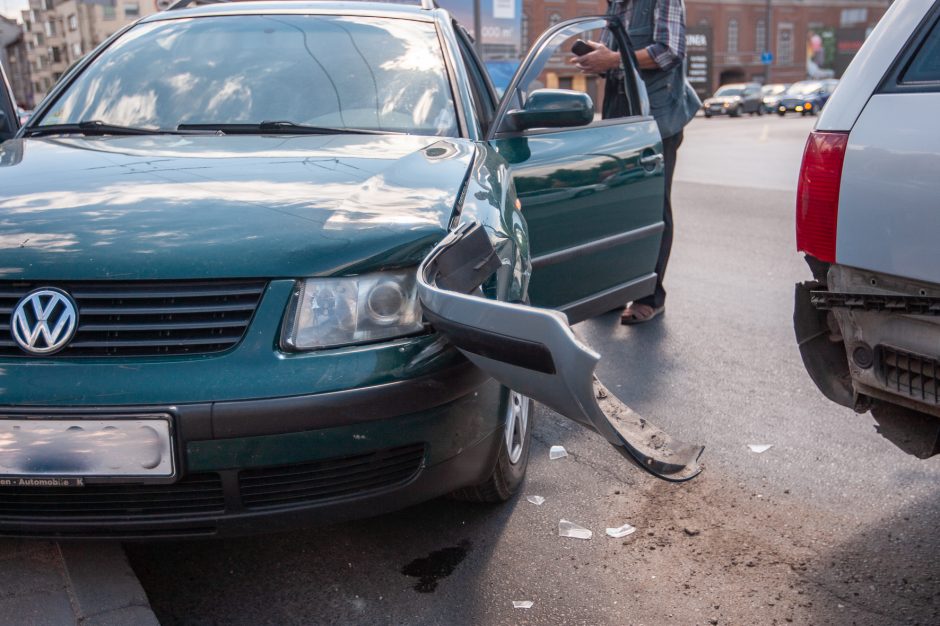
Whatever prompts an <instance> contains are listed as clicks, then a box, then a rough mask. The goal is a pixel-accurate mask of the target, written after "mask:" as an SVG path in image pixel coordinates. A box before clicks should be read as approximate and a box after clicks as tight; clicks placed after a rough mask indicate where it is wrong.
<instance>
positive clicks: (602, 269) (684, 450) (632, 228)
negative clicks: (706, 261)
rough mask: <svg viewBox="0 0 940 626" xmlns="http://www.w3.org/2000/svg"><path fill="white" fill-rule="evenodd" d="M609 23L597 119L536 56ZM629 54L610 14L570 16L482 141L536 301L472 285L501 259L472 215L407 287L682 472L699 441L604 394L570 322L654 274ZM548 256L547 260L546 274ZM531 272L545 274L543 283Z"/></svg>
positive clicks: (658, 168)
mask: <svg viewBox="0 0 940 626" xmlns="http://www.w3.org/2000/svg"><path fill="white" fill-rule="evenodd" d="M608 24H609V27H610V32H612V33H613V34H614V36H615V37H616V38H617V41H618V44H619V49H620V50H621V51H622V54H621V56H622V60H623V63H624V67H625V68H626V70H625V71H624V74H625V80H624V81H623V85H624V89H623V98H621V100H625V101H626V102H625V103H622V104H623V106H621V107H619V111H620V112H619V114H618V115H617V116H614V119H609V118H610V117H611V116H610V115H605V117H608V119H605V120H600V119H599V116H597V115H595V110H594V109H595V107H594V103H593V99H595V98H596V97H597V96H596V91H597V90H596V89H595V90H594V91H595V96H594V98H592V97H591V95H590V93H587V92H589V91H591V90H590V89H585V90H583V92H582V93H577V92H575V91H572V90H559V89H542V88H541V85H540V83H543V82H546V81H547V82H549V83H551V82H554V81H552V80H549V79H550V75H548V74H546V71H545V68H546V67H550V66H552V64H554V66H555V67H558V65H557V64H558V63H565V62H567V57H569V56H570V52H569V51H570V46H571V44H572V42H573V40H576V39H579V38H584V39H586V40H587V39H594V40H596V39H597V38H599V33H600V31H602V30H603V29H605V28H607V27H608ZM592 34H593V36H591V35H592ZM634 67H635V64H634V57H633V54H632V52H631V51H630V49H629V44H628V42H627V37H626V34H625V33H624V31H623V29H622V26H621V24H620V22H619V20H616V19H610V20H609V22H608V20H607V19H605V18H580V19H577V20H571V21H570V22H565V23H562V24H559V25H557V26H555V27H554V28H552V29H550V30H549V31H548V32H547V33H546V34H545V35H543V36H542V38H541V39H540V40H539V42H538V43H537V44H536V45H535V47H534V48H533V50H532V52H530V53H529V56H528V57H527V58H526V60H525V61H524V62H523V63H522V65H521V66H520V68H519V70H518V72H517V73H516V76H515V77H514V78H513V81H512V83H511V84H510V87H509V89H507V91H506V94H505V96H504V98H503V102H502V103H501V104H500V107H499V111H498V113H497V116H496V118H495V119H494V122H493V125H492V127H491V131H490V139H489V141H491V142H492V143H493V145H495V147H496V149H497V151H498V152H499V154H500V155H502V156H503V158H504V159H506V161H507V162H508V163H509V167H510V171H511V172H512V177H513V182H514V184H515V186H516V190H517V193H518V195H519V198H520V200H521V205H522V209H521V210H522V215H523V216H524V217H525V219H526V223H527V225H528V227H529V240H530V242H531V244H530V245H531V249H532V256H533V257H534V258H533V262H532V267H533V274H532V276H533V279H532V283H531V284H530V289H529V301H531V302H532V303H533V304H535V305H537V306H528V305H525V304H516V303H510V302H503V301H498V300H491V299H488V298H486V297H485V296H484V295H483V290H482V289H481V288H480V286H481V285H482V284H483V283H484V282H486V281H487V280H488V279H489V278H490V276H492V275H493V273H494V272H495V271H496V270H497V269H499V268H500V266H501V261H500V260H499V258H498V257H497V255H496V253H495V249H494V247H493V243H492V241H491V240H490V238H489V236H488V235H487V234H486V230H485V228H484V226H482V225H480V224H477V223H471V222H465V223H463V224H462V225H460V226H458V227H456V228H455V229H454V230H453V231H452V232H451V233H449V234H448V235H447V236H446V237H445V238H444V239H443V240H442V241H441V242H440V243H439V244H438V245H437V246H436V247H435V248H434V250H432V251H431V253H430V254H429V255H428V256H427V257H426V258H425V260H424V262H423V263H422V264H421V266H420V267H419V269H418V294H419V297H420V298H421V302H422V306H423V308H424V314H425V317H426V318H427V319H428V321H430V322H431V324H433V326H434V327H435V329H436V330H437V331H438V332H440V333H441V334H442V335H444V336H445V337H447V339H449V340H450V342H451V343H453V344H454V345H455V346H456V347H457V348H458V349H459V350H460V351H461V352H462V353H463V354H464V355H465V356H466V357H467V358H469V359H470V360H471V361H472V362H473V363H475V364H476V365H477V366H478V367H479V368H480V369H482V370H483V371H485V372H486V373H487V374H489V375H490V376H492V377H493V378H495V379H496V380H498V381H499V382H500V383H502V384H503V385H505V386H506V387H509V388H510V389H513V390H515V391H517V392H519V393H522V394H524V395H526V396H529V397H530V398H532V399H534V400H537V401H538V402H541V403H542V404H545V405H546V406H548V407H549V408H551V409H554V410H555V411H557V412H558V413H560V414H562V415H564V416H565V417H567V418H569V419H572V420H574V421H575V422H577V423H579V424H581V425H583V426H585V427H587V428H590V429H592V430H594V431H596V432H598V433H599V434H600V435H601V436H603V437H604V438H605V439H607V441H609V442H610V443H611V444H612V445H613V446H615V447H616V448H617V450H619V451H620V452H621V453H622V454H623V455H624V456H625V457H626V458H628V459H630V460H632V461H634V462H636V463H637V464H638V465H639V466H640V467H642V468H643V469H645V470H647V471H649V472H651V473H652V474H654V475H656V476H658V477H660V478H663V479H665V480H670V481H683V480H688V479H690V478H692V477H694V476H696V475H698V473H699V472H700V471H701V467H700V466H699V464H698V459H699V456H700V455H701V453H702V451H703V448H702V446H697V445H688V444H685V443H682V442H681V441H677V440H674V439H672V438H671V437H670V436H669V435H668V434H666V433H665V432H663V431H662V430H660V429H658V428H656V427H655V426H653V425H652V424H650V423H649V422H648V421H647V420H645V419H643V418H642V417H640V416H639V415H637V414H636V413H634V412H633V411H632V410H631V409H630V408H629V407H628V406H626V405H625V404H623V403H622V402H620V401H619V400H618V399H617V398H615V397H614V396H613V395H612V394H611V393H610V392H609V391H608V390H607V389H606V388H605V387H604V386H603V385H602V384H601V383H600V382H599V381H598V380H597V379H596V378H595V376H594V369H595V367H596V366H597V363H598V361H599V360H600V356H599V355H598V354H597V353H596V352H594V351H593V350H591V349H590V348H589V347H587V346H585V345H583V344H582V343H581V342H580V341H578V339H577V338H576V337H575V335H574V333H572V332H571V328H570V327H569V321H570V320H574V321H577V320H579V319H584V318H585V317H588V316H589V315H590V314H596V313H598V312H601V311H603V310H609V309H610V308H612V306H613V304H616V303H618V302H619V303H623V302H625V301H626V300H630V299H633V298H635V297H640V296H643V295H647V294H648V293H651V288H650V287H651V284H652V283H655V277H656V276H655V274H654V273H653V271H654V269H653V268H654V265H655V260H656V254H657V252H658V249H659V241H660V234H661V231H662V192H663V180H662V150H661V142H660V138H659V132H658V130H657V129H656V124H655V121H653V120H652V118H650V117H649V116H648V115H645V111H643V110H642V109H643V106H642V104H643V103H642V101H641V96H640V93H641V85H640V84H639V78H638V75H637V74H636V71H635V70H634V69H633V68H634ZM642 93H645V90H642ZM608 112H609V111H608ZM540 239H542V240H543V243H542V244H540V243H539V240H540ZM545 239H549V240H550V241H549V242H548V243H547V244H546V243H545V241H544V240H545ZM540 250H541V251H540ZM548 268H553V269H554V270H555V272H554V273H552V272H548V273H547V274H546V273H545V271H546V269H548ZM540 273H542V274H541V275H543V276H546V279H547V280H546V282H545V283H544V285H543V286H542V287H539V286H538V283H537V280H536V279H537V277H538V276H539V275H540ZM553 284H554V291H552V288H553V287H552V285H553ZM644 286H645V287H644ZM644 288H650V290H649V291H646V292H644V291H643V289H644ZM611 297H613V298H614V299H615V300H611V299H610V298H611ZM599 306H600V307H604V306H606V307H607V308H606V309H603V308H600V309H599V308H598V307H599ZM538 307H552V308H538Z"/></svg>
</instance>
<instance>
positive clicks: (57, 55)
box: [49, 47, 62, 63]
mask: <svg viewBox="0 0 940 626" xmlns="http://www.w3.org/2000/svg"><path fill="white" fill-rule="evenodd" d="M49 52H51V53H52V62H53V63H61V62H62V51H61V50H59V48H58V47H54V48H49Z"/></svg>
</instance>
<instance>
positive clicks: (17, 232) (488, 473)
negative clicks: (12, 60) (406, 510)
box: [0, 2, 663, 538]
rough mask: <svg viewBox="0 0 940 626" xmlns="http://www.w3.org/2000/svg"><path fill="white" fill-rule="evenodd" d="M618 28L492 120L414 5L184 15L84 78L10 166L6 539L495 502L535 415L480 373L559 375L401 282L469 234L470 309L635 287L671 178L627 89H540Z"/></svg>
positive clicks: (548, 47) (0, 289)
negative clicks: (606, 103) (618, 106)
mask: <svg viewBox="0 0 940 626" xmlns="http://www.w3.org/2000/svg"><path fill="white" fill-rule="evenodd" d="M605 26H607V24H606V23H605V22H604V20H603V18H582V19H579V20H573V21H571V22H566V23H563V24H560V25H558V26H556V27H554V28H553V29H552V30H550V31H549V32H548V33H546V34H545V35H544V36H543V37H542V38H541V39H540V41H539V42H538V43H537V44H536V46H535V47H534V48H533V50H532V51H531V52H530V53H529V55H528V57H527V58H526V59H525V60H524V62H523V63H522V64H521V66H520V69H519V71H518V73H517V75H516V77H515V78H514V80H513V83H512V84H511V85H510V87H509V89H507V90H506V92H505V95H504V97H503V98H502V100H500V99H498V98H497V97H496V95H495V90H494V89H493V88H492V86H491V84H490V81H489V78H488V76H487V73H486V69H485V66H484V65H483V64H481V63H480V61H479V60H478V58H477V56H476V54H475V52H474V47H473V44H472V43H471V41H470V39H469V37H468V36H467V35H466V33H465V32H464V31H463V30H462V29H461V28H460V27H459V26H458V25H457V24H455V23H454V22H453V20H452V18H450V17H449V16H448V14H447V13H446V12H445V11H443V10H440V9H437V8H434V7H433V6H430V5H426V6H398V5H391V4H387V3H362V2H345V3H327V2H288V3H275V2H257V3H224V4H215V5H207V6H196V7H189V8H187V7H184V6H180V7H174V8H173V9H172V10H169V11H165V12H163V13H159V14H156V15H153V16H150V17H147V18H144V19H142V20H140V21H138V22H137V23H135V24H133V25H131V26H129V27H128V28H126V29H124V30H123V31H121V32H119V33H118V34H117V35H115V36H114V37H112V38H110V39H109V40H108V41H106V42H105V43H103V44H102V45H101V46H99V48H98V49H96V50H95V51H94V52H93V53H92V54H90V55H88V57H87V58H86V59H84V60H83V61H82V62H81V63H80V64H78V65H77V66H76V67H75V68H74V69H73V70H71V71H70V72H69V73H68V74H67V75H66V76H65V77H63V79H62V80H61V81H60V83H59V84H58V85H57V86H56V88H55V89H54V90H53V91H52V93H50V94H49V95H48V97H47V98H46V99H45V101H44V102H43V103H42V104H41V105H40V107H39V108H38V109H37V111H36V113H35V115H34V116H33V117H32V118H31V120H30V121H29V122H28V124H27V125H26V126H25V127H23V128H20V129H19V130H18V132H17V134H16V136H15V138H13V139H10V140H8V141H6V142H4V143H3V144H2V145H0V220H2V221H0V405H2V406H0V416H2V419H0V533H2V534H6V535H29V536H59V537H63V536H116V537H122V538H127V537H161V536H162V537H170V536H172V537H179V536H205V535H216V534H230V533H243V532H256V531H260V530H264V531H268V530H276V529H279V528H286V527H288V526H290V525H293V524H297V523H308V522H312V521H329V520H336V519H341V518H348V517H354V516H364V515H372V514H376V513H379V512H383V511H388V510H392V509H397V508H401V507H404V506H407V505H410V504H413V503H416V502H419V501H422V500H426V499H429V498H433V497H436V496H439V495H443V494H447V493H457V494H458V495H461V496H463V497H466V498H471V499H476V500H482V501H501V500H505V499H507V498H509V497H510V496H511V495H512V494H513V493H514V491H515V490H516V489H517V488H518V486H519V484H520V483H521V481H522V478H523V476H524V473H525V467H526V463H527V460H528V453H529V441H530V433H531V428H532V409H531V400H529V399H528V397H535V398H536V399H541V397H540V393H541V392H540V390H539V389H540V388H539V387H538V385H535V386H528V385H527V384H526V383H525V382H520V383H519V384H518V386H514V388H517V389H520V390H523V391H524V392H525V393H527V394H528V397H527V396H523V395H520V394H519V393H516V392H510V391H509V390H508V389H507V388H505V387H502V386H501V385H500V384H499V383H498V382H496V381H495V380H494V379H493V378H491V377H490V376H491V375H494V376H496V377H497V378H498V379H499V380H502V381H504V382H506V381H507V379H506V378H504V377H502V376H501V374H500V372H499V371H497V370H499V367H492V366H493V364H494V363H498V362H499V361H500V359H503V360H508V361H515V362H516V363H515V364H516V365H521V366H523V367H530V368H534V370H535V371H538V372H541V374H544V373H545V371H546V367H548V366H547V365H546V363H547V362H550V361H551V356H552V355H551V354H549V355H547V358H548V361H546V360H545V357H546V355H545V354H543V353H542V352H540V351H539V349H538V348H539V345H538V337H536V340H535V341H534V342H533V341H531V340H526V339H521V338H515V337H514V336H513V335H514V333H515V332H516V331H514V330H512V329H511V328H509V326H507V327H506V328H505V332H504V333H503V334H502V335H500V332H503V331H501V330H500V329H499V328H496V329H495V331H494V330H493V329H492V328H491V329H490V330H489V331H488V334H486V333H483V334H481V331H480V329H479V328H477V329H476V330H474V328H473V327H472V326H468V325H466V324H463V323H458V322H457V321H455V320H453V319H451V320H450V323H449V322H448V319H447V315H448V314H447V313H446V311H445V312H442V311H436V310H435V311H432V310H431V308H429V307H424V310H422V299H424V300H426V301H427V302H428V303H429V304H430V303H431V300H433V298H432V297H431V296H430V295H429V294H430V292H422V293H424V295H423V296H421V297H419V289H418V280H417V276H416V274H417V268H418V265H419V264H420V263H421V262H422V261H423V260H424V259H425V258H426V257H428V254H429V252H431V251H432V249H434V250H436V251H437V253H439V252H441V246H439V245H438V244H441V243H442V241H446V237H450V238H451V240H452V238H453V237H454V233H456V232H460V233H465V232H467V230H468V229H470V230H472V231H473V232H475V233H485V234H486V237H483V240H485V242H486V246H484V248H486V249H485V250H483V254H482V256H474V254H475V253H474V252H473V250H472V248H473V246H469V247H466V246H465V247H464V248H463V252H462V253H460V254H444V255H438V256H437V257H435V259H436V260H435V263H436V265H435V268H437V270H439V273H438V274H437V278H438V280H437V286H440V285H441V284H444V285H445V286H449V288H451V289H452V290H456V291H451V293H457V292H460V293H461V294H462V297H471V298H476V299H477V300H478V301H480V302H483V303H493V304H496V305H499V304H503V303H513V302H514V303H527V304H532V305H538V306H540V307H546V308H550V309H554V310H556V311H560V312H562V313H564V314H566V315H567V316H568V319H569V320H570V321H572V322H574V321H578V320H580V319H585V318H587V317H589V316H591V315H595V314H597V313H599V312H603V311H605V310H609V309H610V308H612V307H613V306H615V305H617V304H619V303H623V302H625V301H627V300H631V299H633V298H636V297H639V296H643V295H646V294H647V293H650V292H651V291H652V288H653V285H654V284H655V274H654V269H653V268H654V265H655V260H656V255H657V250H658V247H659V241H660V236H661V235H660V233H661V231H662V192H663V181H662V157H661V145H660V140H659V135H658V132H657V129H656V125H655V123H654V121H653V120H652V119H651V118H650V117H649V116H648V114H647V113H646V111H645V106H646V105H645V95H644V94H645V92H644V91H643V90H642V87H641V85H640V84H639V83H638V82H637V81H636V78H635V75H634V72H632V71H630V72H627V89H626V91H627V95H628V98H629V100H630V108H631V110H630V115H629V116H628V117H625V118H620V119H612V120H600V119H599V116H598V115H596V114H595V107H594V100H593V99H592V97H591V95H588V94H585V93H578V92H572V91H564V90H554V89H536V88H535V87H537V86H538V84H539V82H541V83H542V84H553V83H552V82H551V81H552V70H551V68H552V66H553V64H554V63H556V61H557V60H558V58H559V55H562V54H565V53H566V52H567V50H568V47H569V46H570V43H571V42H572V41H573V40H575V39H577V38H587V37H596V36H597V35H596V34H597V32H598V31H599V30H600V29H601V28H604V27H605ZM613 27H614V30H615V32H616V33H617V36H618V37H620V36H622V33H621V31H620V30H619V28H618V27H617V26H616V25H614V26H613ZM625 49H626V48H625ZM632 60H633V59H632V55H630V54H627V53H625V54H624V62H625V63H626V64H627V67H630V63H632ZM537 81H538V82H537ZM0 82H2V81H0ZM592 95H595V96H596V94H592ZM13 123H14V124H15V120H14V122H13ZM471 226H472V228H470V227H471ZM448 233H451V235H448ZM480 242H481V240H480V239H477V243H478V244H479V243H480ZM436 246H437V248H436ZM487 246H488V247H487ZM479 250H481V248H479V247H478V249H477V251H479ZM467 294H469V295H467ZM507 306H511V305H507ZM445 308H446V307H445ZM458 308H460V307H458ZM520 309H525V307H521V306H520ZM484 310H485V309H484ZM531 310H532V311H537V310H538V309H534V308H533V309H531ZM552 315H555V316H558V315H559V314H558V313H552ZM483 317H486V315H485V313H484V314H483ZM558 319H561V320H564V317H559V318H558ZM523 325H524V324H523ZM569 334H570V333H569ZM484 335H486V336H484ZM494 337H497V338H498V339H497V340H495V342H494ZM564 341H568V339H564ZM455 346H459V347H460V350H458V349H457V348H456V347H455ZM533 346H534V347H533ZM542 347H543V348H544V346H542ZM543 352H544V351H543ZM465 354H477V355H478V356H481V358H480V359H471V360H468V359H467V358H466V357H465V356H464V355H465ZM540 355H541V356H540ZM554 356H555V359H556V362H557V361H558V359H563V358H564V356H563V355H560V354H555V355H554ZM550 369H552V370H553V371H554V365H551V368H550ZM559 371H560V370H559ZM588 374H589V372H588ZM512 380H515V379H512ZM513 384H514V385H515V384H516V383H513ZM547 402H548V403H549V404H550V406H554V407H562V405H561V404H559V403H558V402H554V403H553V402H552V399H551V398H548V400H547ZM559 410H562V411H563V412H564V408H563V407H562V408H560V409H559ZM581 421H584V420H581ZM608 438H610V437H608Z"/></svg>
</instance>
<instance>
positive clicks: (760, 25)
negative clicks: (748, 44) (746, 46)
mask: <svg viewBox="0 0 940 626" xmlns="http://www.w3.org/2000/svg"><path fill="white" fill-rule="evenodd" d="M754 49H755V50H756V51H757V53H758V54H760V53H762V52H766V51H767V22H765V21H764V20H757V26H755V27H754Z"/></svg>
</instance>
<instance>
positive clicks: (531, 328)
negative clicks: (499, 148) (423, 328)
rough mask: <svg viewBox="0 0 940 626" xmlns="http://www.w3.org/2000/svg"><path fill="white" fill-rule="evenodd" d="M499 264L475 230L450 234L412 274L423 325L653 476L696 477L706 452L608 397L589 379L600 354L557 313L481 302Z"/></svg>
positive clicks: (466, 227)
mask: <svg viewBox="0 0 940 626" xmlns="http://www.w3.org/2000/svg"><path fill="white" fill-rule="evenodd" d="M499 266H500V262H499V260H498V258H497V257H496V255H495V254H494V251H493V247H492V245H491V244H490V242H489V238H488V237H487V235H486V234H485V232H484V230H483V229H482V228H481V227H480V226H478V225H476V224H465V225H463V226H461V227H460V228H458V229H457V230H456V231H454V232H452V233H450V234H449V235H448V236H447V237H446V238H445V239H444V240H443V241H442V242H441V243H440V244H439V245H438V246H437V247H436V248H435V249H434V250H433V251H432V252H431V254H430V255H428V257H427V258H426V259H425V260H424V262H423V263H422V264H421V267H420V268H419V269H418V293H419V297H420V298H421V302H422V306H423V307H424V312H425V316H426V317H427V319H428V321H430V322H431V323H432V324H433V325H434V327H435V328H436V329H437V331H438V332H440V333H441V334H442V335H444V336H445V337H447V338H448V339H449V340H450V341H451V342H452V343H453V344H454V345H455V346H456V347H457V348H458V349H459V350H460V351H461V352H463V353H464V354H465V355H466V356H467V358H468V359H470V360H471V361H472V362H473V363H474V364H476V365H477V366H478V367H479V368H480V369H482V370H483V371H484V372H486V373H487V374H489V375H490V376H492V377H493V378H495V379H496V380H498V381H499V382H500V383H502V384H503V385H505V386H507V387H509V388H510V389H513V390H515V391H518V392H519V393H522V394H525V395H527V396H529V397H531V398H533V399H534V400H536V401H538V402H541V403H542V404H545V405H546V406H548V407H549V408H551V409H553V410H555V411H557V412H558V413H560V414H562V415H563V416H565V417H567V418H569V419H571V420H573V421H575V422H577V423H579V424H581V425H582V426H585V427H587V428H590V429H591V430H594V431H596V432H597V433H599V434H600V435H601V436H603V437H604V438H605V439H607V441H609V442H610V443H611V444H612V445H613V446H614V447H615V448H617V450H618V451H619V452H621V454H623V455H624V456H625V457H626V458H628V459H630V460H631V461H633V462H635V463H636V464H637V465H639V466H640V467H642V468H643V469H645V470H647V471H649V472H650V473H652V474H653V475H655V476H658V477H659V478H662V479H665V480H669V481H685V480H689V479H690V478H693V477H695V476H696V475H698V474H699V472H701V469H702V468H701V466H700V465H699V462H698V461H699V457H700V456H701V454H702V451H703V449H704V448H703V447H702V446H700V445H691V444H686V443H683V442H681V441H677V440H675V439H673V438H672V437H670V436H669V435H668V434H667V433H665V432H664V431H662V430H660V429H659V428H657V427H656V426H654V425H653V424H651V423H650V422H648V421H647V420H646V419H644V418H642V417H640V416H639V415H637V414H636V413H635V412H633V411H632V410H631V409H630V408H629V407H628V406H627V405H625V404H624V403H622V402H621V401H620V400H618V399H617V398H616V397H614V396H613V395H612V394H611V393H610V392H609V391H608V390H607V389H606V388H605V387H604V386H603V385H602V384H601V383H600V381H598V380H597V379H596V377H595V376H594V370H595V368H596V367H597V363H598V361H599V360H600V355H598V354H597V353H596V352H595V351H593V350H591V349H590V348H589V347H587V346H585V345H583V344H582V343H581V342H580V341H579V340H578V339H577V338H576V337H575V335H574V333H572V332H571V328H570V327H569V326H568V319H567V318H566V317H565V315H564V314H563V313H560V312H558V311H553V310H548V309H540V308H535V307H531V306H526V305H524V304H513V303H509V302H501V301H497V300H490V299H487V298H485V297H483V295H482V292H481V291H480V289H479V286H480V285H481V284H482V283H483V282H485V281H486V279H487V278H488V277H489V276H491V275H492V273H493V272H494V271H496V270H497V269H498V268H499Z"/></svg>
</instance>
